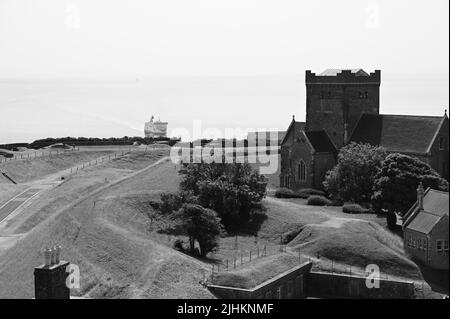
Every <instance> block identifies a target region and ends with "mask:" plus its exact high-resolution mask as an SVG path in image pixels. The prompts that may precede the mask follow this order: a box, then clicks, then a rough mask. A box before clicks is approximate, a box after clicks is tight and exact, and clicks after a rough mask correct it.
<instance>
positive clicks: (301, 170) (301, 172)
mask: <svg viewBox="0 0 450 319" xmlns="http://www.w3.org/2000/svg"><path fill="white" fill-rule="evenodd" d="M298 179H299V180H300V182H306V164H305V162H304V161H303V160H300V164H298Z"/></svg>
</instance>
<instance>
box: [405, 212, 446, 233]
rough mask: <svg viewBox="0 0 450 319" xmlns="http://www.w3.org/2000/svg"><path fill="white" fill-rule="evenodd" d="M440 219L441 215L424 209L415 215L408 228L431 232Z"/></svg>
mask: <svg viewBox="0 0 450 319" xmlns="http://www.w3.org/2000/svg"><path fill="white" fill-rule="evenodd" d="M440 219H441V217H440V216H436V215H434V214H430V213H427V212H424V211H422V212H420V213H418V214H417V215H416V216H415V217H414V219H413V220H412V221H411V222H410V223H409V225H408V227H407V228H408V229H411V230H415V231H417V232H420V233H424V234H429V233H430V232H431V231H432V230H433V227H434V225H436V223H437V222H438V221H439V220H440Z"/></svg>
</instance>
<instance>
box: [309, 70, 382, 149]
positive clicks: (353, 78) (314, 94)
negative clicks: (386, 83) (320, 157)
mask: <svg viewBox="0 0 450 319" xmlns="http://www.w3.org/2000/svg"><path fill="white" fill-rule="evenodd" d="M305 82H306V126H305V131H319V130H322V129H324V130H325V131H326V132H327V133H328V135H329V137H330V139H331V140H332V141H333V143H334V145H335V146H336V148H337V149H339V148H341V147H342V146H343V145H345V144H346V143H347V142H348V138H349V137H350V136H351V133H352V132H353V129H354V128H355V126H356V123H357V122H358V120H359V118H360V116H361V114H363V113H367V114H379V112H380V83H381V71H380V70H375V72H374V73H370V74H368V73H366V72H365V71H364V70H363V69H349V70H343V69H328V70H326V71H324V72H322V73H321V74H319V75H316V74H315V73H311V71H309V70H307V71H306V81H305Z"/></svg>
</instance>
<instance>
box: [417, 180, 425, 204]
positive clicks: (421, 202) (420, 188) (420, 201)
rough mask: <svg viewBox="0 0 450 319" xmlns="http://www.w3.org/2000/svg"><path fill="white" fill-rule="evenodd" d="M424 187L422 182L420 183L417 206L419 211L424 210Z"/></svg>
mask: <svg viewBox="0 0 450 319" xmlns="http://www.w3.org/2000/svg"><path fill="white" fill-rule="evenodd" d="M423 195H424V190H423V185H422V182H420V183H419V186H418V187H417V206H418V207H419V210H423Z"/></svg>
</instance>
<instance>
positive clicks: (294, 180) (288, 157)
mask: <svg viewBox="0 0 450 319" xmlns="http://www.w3.org/2000/svg"><path fill="white" fill-rule="evenodd" d="M302 160H303V162H304V163H305V165H306V174H307V179H306V181H301V180H300V179H299V170H298V167H299V164H300V162H301V161H302ZM286 176H289V178H290V183H289V185H287V183H286V178H285V177H286ZM313 185H314V157H313V149H312V147H311V145H310V144H309V142H308V141H307V138H306V136H305V135H304V134H302V133H298V134H297V135H296V137H295V136H292V137H291V136H288V139H287V140H286V141H285V143H284V144H283V145H282V146H281V172H280V186H281V187H287V188H291V189H294V190H296V189H301V188H307V187H313Z"/></svg>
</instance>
